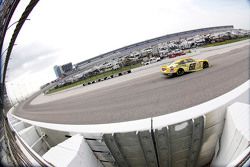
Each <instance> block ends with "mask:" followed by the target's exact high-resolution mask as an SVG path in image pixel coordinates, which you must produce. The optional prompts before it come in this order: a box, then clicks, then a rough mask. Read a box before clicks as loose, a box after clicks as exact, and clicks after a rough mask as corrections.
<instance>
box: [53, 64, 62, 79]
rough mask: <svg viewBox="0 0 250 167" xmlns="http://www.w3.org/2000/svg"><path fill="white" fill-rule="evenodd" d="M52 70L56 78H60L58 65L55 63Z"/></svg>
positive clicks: (60, 73)
mask: <svg viewBox="0 0 250 167" xmlns="http://www.w3.org/2000/svg"><path fill="white" fill-rule="evenodd" d="M54 72H55V74H56V77H57V78H60V77H61V76H62V72H61V69H60V66H57V65H55V66H54Z"/></svg>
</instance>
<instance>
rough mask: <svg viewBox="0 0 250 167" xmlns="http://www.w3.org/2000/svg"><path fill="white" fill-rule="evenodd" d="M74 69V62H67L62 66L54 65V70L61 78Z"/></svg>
mask: <svg viewBox="0 0 250 167" xmlns="http://www.w3.org/2000/svg"><path fill="white" fill-rule="evenodd" d="M72 70H73V65H72V63H71V62H70V63H67V64H64V65H61V66H58V65H55V66H54V72H55V74H56V77H57V78H60V77H62V76H64V75H66V74H67V73H69V72H71V71H72Z"/></svg>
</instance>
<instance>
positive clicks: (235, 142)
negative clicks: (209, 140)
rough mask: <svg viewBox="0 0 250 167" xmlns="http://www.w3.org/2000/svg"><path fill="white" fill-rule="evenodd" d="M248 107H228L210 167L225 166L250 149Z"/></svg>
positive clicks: (240, 105) (249, 109)
mask: <svg viewBox="0 0 250 167" xmlns="http://www.w3.org/2000/svg"><path fill="white" fill-rule="evenodd" d="M249 121H250V105H249V104H244V103H234V104H233V105H231V106H229V107H228V110H227V114H226V121H225V126H224V130H223V133H222V137H221V140H220V142H219V144H220V146H219V149H218V150H217V152H216V154H215V157H214V161H213V163H212V166H227V165H228V164H230V162H232V161H233V160H235V159H236V158H237V157H238V156H240V154H241V153H243V151H244V150H246V149H247V148H248V147H250V123H249Z"/></svg>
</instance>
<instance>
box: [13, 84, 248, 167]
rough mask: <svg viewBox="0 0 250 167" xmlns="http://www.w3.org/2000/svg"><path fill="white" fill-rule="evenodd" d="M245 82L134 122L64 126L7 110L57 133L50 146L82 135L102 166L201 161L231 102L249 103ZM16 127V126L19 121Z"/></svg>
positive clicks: (204, 162) (208, 157) (212, 145)
mask: <svg viewBox="0 0 250 167" xmlns="http://www.w3.org/2000/svg"><path fill="white" fill-rule="evenodd" d="M249 85H250V80H248V81H247V82H245V83H244V84H242V85H241V86H239V87H237V88H235V89H234V90H232V91H230V92H228V93H226V94H224V95H222V96H220V97H217V98H215V99H213V100H210V101H208V102H205V103H202V104H200V105H197V106H194V107H191V108H188V109H185V110H181V111H178V112H175V113H171V114H167V115H163V116H158V117H153V118H147V119H142V120H136V121H128V122H120V123H110V124H97V125H66V124H50V123H44V122H36V121H32V120H26V119H23V118H20V117H16V116H15V115H12V112H10V114H9V117H12V118H15V119H17V120H19V121H22V122H24V123H28V124H30V125H32V128H33V129H34V126H35V129H40V130H41V131H43V132H44V133H45V134H46V135H47V136H48V138H53V135H55V136H56V137H55V138H57V139H59V138H60V140H58V141H57V142H54V144H53V146H54V147H56V145H57V144H59V143H60V142H62V141H65V142H66V141H67V140H69V139H67V138H65V136H66V135H68V136H69V137H71V136H72V135H74V134H81V135H82V136H84V140H85V141H86V142H87V143H88V145H89V148H90V149H91V150H92V153H93V154H94V155H95V157H97V159H98V160H99V161H100V162H101V163H102V165H104V166H117V165H118V166H146V165H148V166H189V165H190V166H195V165H197V166H203V165H207V164H209V163H210V162H211V160H212V159H213V156H214V153H215V152H216V146H217V147H218V141H219V139H220V137H221V135H222V132H223V128H224V122H225V118H226V116H225V114H226V111H227V107H228V106H230V105H232V104H233V103H235V102H243V103H247V104H249V103H250V101H249V99H250V98H249V91H250V86H249ZM13 110H14V108H13V109H12V111H13ZM15 127H16V128H17V127H18V129H19V126H18V125H15V126H13V128H14V129H15ZM30 129H31V128H30ZM52 132H53V133H52ZM37 139H39V137H37ZM32 143H33V145H34V142H32ZM36 143H37V142H36ZM52 143H53V142H52ZM31 146H32V145H31ZM53 146H52V147H53ZM49 150H50V149H47V151H48V152H49ZM236 155H238V154H236ZM231 160H233V159H231ZM51 163H54V164H56V162H51Z"/></svg>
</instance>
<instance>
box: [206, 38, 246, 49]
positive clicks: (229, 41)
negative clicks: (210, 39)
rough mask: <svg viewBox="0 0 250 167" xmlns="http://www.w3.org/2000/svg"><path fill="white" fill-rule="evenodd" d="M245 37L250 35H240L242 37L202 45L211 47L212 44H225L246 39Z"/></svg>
mask: <svg viewBox="0 0 250 167" xmlns="http://www.w3.org/2000/svg"><path fill="white" fill-rule="evenodd" d="M246 39H250V37H242V38H237V39H229V40H225V41H223V42H215V43H211V44H207V45H204V46H203V47H212V46H219V45H225V44H229V43H234V42H238V41H243V40H246Z"/></svg>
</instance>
